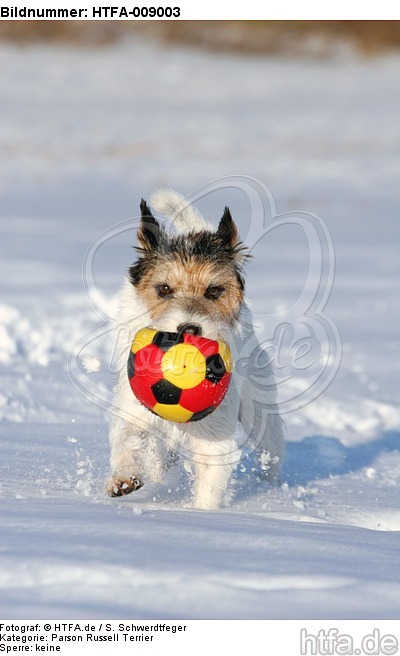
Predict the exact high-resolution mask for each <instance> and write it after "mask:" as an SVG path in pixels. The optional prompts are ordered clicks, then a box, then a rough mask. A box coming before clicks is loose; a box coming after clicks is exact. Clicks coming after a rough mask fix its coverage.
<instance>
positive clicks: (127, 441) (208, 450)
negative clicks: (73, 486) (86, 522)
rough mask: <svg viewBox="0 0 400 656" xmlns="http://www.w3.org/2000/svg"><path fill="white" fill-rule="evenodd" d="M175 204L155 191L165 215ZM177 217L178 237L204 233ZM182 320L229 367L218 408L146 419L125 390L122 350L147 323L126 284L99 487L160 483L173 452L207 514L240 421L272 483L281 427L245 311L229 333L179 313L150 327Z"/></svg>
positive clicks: (218, 499) (237, 452) (219, 491)
mask: <svg viewBox="0 0 400 656" xmlns="http://www.w3.org/2000/svg"><path fill="white" fill-rule="evenodd" d="M177 199H178V200H179V202H181V201H182V197H181V196H179V195H178V194H175V193H174V192H159V193H158V194H157V195H156V197H153V199H152V202H153V204H154V206H155V207H156V208H157V209H161V208H162V209H163V211H164V212H165V210H166V209H167V208H170V211H171V203H172V202H175V201H177ZM177 202H178V201H177ZM175 207H176V203H175ZM180 216H181V218H180V220H179V221H176V222H175V226H176V227H178V228H179V229H180V230H182V231H184V232H185V231H187V229H188V226H190V229H191V230H193V229H195V230H199V229H202V228H203V227H204V223H205V222H204V223H202V221H204V220H203V219H202V217H201V215H199V214H198V213H197V212H193V211H192V209H190V208H189V207H188V206H185V209H184V212H183V213H182V212H181V213H180ZM188 320H190V322H193V321H195V322H196V323H199V324H200V325H201V326H202V327H203V334H204V335H207V337H210V338H223V339H225V340H226V341H227V342H228V343H229V345H230V348H231V351H232V355H233V359H234V362H235V363H236V366H235V368H234V372H233V376H232V381H231V384H230V387H229V389H228V392H227V394H226V397H225V399H224V400H223V402H222V403H221V405H220V406H219V407H218V408H217V409H216V410H215V411H214V412H213V413H212V414H211V415H209V416H208V417H206V418H204V419H202V420H201V421H199V422H194V423H188V424H179V423H175V422H169V421H165V420H163V419H161V418H160V417H157V416H156V415H153V414H152V413H151V412H149V411H148V410H147V409H146V408H144V407H143V406H142V405H141V404H140V403H139V402H138V401H137V399H136V398H135V397H134V395H133V393H132V390H131V388H130V385H129V381H128V376H127V374H126V363H127V359H128V354H129V349H130V346H131V343H132V340H133V337H134V335H135V333H136V332H137V331H138V330H139V329H140V328H142V327H145V326H151V325H152V322H151V319H150V316H149V314H148V312H147V309H146V307H145V305H144V304H143V302H142V301H141V300H140V299H139V297H138V295H137V293H136V290H135V288H134V287H133V285H132V284H131V283H130V282H129V280H128V279H127V280H126V281H125V283H124V286H123V288H122V290H121V292H120V295H119V310H118V316H117V321H116V328H117V335H118V338H117V342H118V344H117V351H118V363H119V371H120V372H121V373H120V376H119V380H118V382H117V385H116V387H115V399H114V407H113V418H112V421H111V429H110V444H111V477H110V479H109V480H108V482H107V487H106V489H107V491H108V492H109V493H110V492H112V490H113V489H116V486H118V485H120V484H121V483H123V482H124V481H125V482H129V480H130V479H131V477H132V476H134V477H138V478H140V479H142V480H143V482H146V481H160V480H161V478H162V474H163V471H164V468H165V463H166V461H167V457H168V453H169V452H175V451H179V452H180V453H181V455H182V456H183V457H184V458H185V459H187V460H189V461H190V462H192V463H194V470H195V477H194V489H193V507H195V508H204V509H213V508H217V507H219V506H220V505H221V503H223V502H224V501H226V499H227V498H228V494H229V493H228V484H229V481H230V478H231V474H232V470H233V468H234V467H235V466H236V464H237V463H238V461H239V460H240V457H241V449H240V446H241V445H240V444H239V442H238V437H237V436H238V430H237V429H238V423H239V421H240V423H241V424H242V427H243V429H244V431H245V433H246V436H247V439H248V440H250V441H252V442H253V444H254V446H255V448H257V449H258V451H259V452H260V458H261V466H262V469H263V470H264V471H265V473H266V476H267V478H268V479H269V480H270V481H271V482H276V481H277V479H278V477H279V470H280V466H281V463H282V460H283V455H284V441H283V430H282V421H281V419H280V417H279V415H278V414H276V411H275V409H274V408H273V405H274V403H275V396H276V395H275V388H274V384H273V380H272V379H271V377H270V376H267V373H268V372H266V371H260V370H258V369H257V367H256V364H255V363H257V358H256V357H255V356H256V354H257V353H258V352H259V350H260V346H259V344H258V341H257V338H256V335H255V333H254V329H253V325H252V321H251V315H250V311H249V310H248V308H247V306H246V305H244V307H243V309H242V312H241V317H240V321H239V323H238V326H237V327H236V328H235V329H234V330H232V328H230V327H229V326H227V325H225V324H223V323H216V322H215V321H214V319H212V320H211V319H208V318H207V317H204V316H201V317H194V316H193V315H191V316H190V317H188V316H185V314H184V312H182V311H175V312H170V313H168V314H166V315H164V317H162V319H161V320H159V321H158V322H157V326H153V327H154V328H157V329H158V330H170V331H176V329H177V326H178V325H179V324H181V323H184V322H186V321H188ZM261 406H264V410H263V409H262V407H261ZM265 406H269V408H270V410H268V408H266V407H265ZM271 408H272V411H271Z"/></svg>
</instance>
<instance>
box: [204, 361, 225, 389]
mask: <svg viewBox="0 0 400 656" xmlns="http://www.w3.org/2000/svg"><path fill="white" fill-rule="evenodd" d="M225 373H226V368H225V364H224V361H223V359H222V357H221V356H220V354H219V353H217V354H216V355H209V356H208V358H206V378H207V380H209V381H211V382H212V383H215V384H217V383H219V381H220V380H221V378H222V377H223V376H224V374H225Z"/></svg>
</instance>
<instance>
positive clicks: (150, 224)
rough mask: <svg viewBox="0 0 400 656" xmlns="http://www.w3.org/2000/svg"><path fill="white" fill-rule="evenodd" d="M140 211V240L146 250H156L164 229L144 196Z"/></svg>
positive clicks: (138, 234)
mask: <svg viewBox="0 0 400 656" xmlns="http://www.w3.org/2000/svg"><path fill="white" fill-rule="evenodd" d="M140 213H141V215H142V219H141V222H140V226H139V230H138V233H137V239H138V242H139V244H140V246H141V248H142V249H143V250H144V251H156V250H158V248H159V245H160V241H161V236H162V232H163V230H162V228H161V227H160V224H159V223H158V221H157V219H155V218H154V216H153V215H152V213H151V210H150V208H149V206H148V205H147V203H146V201H145V200H144V198H142V200H141V201H140Z"/></svg>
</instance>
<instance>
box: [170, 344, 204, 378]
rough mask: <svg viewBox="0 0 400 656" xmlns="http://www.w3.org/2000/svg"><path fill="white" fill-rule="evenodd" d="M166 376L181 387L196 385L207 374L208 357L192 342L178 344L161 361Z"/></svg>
mask: <svg viewBox="0 0 400 656" xmlns="http://www.w3.org/2000/svg"><path fill="white" fill-rule="evenodd" d="M161 369H162V372H163V375H164V378H165V379H166V380H168V382H170V383H172V384H173V385H176V387H179V389H192V387H196V385H198V384H199V383H201V381H202V380H204V378H205V375H206V359H205V357H204V355H203V354H202V353H201V352H200V351H199V349H198V348H197V347H196V346H193V345H192V344H176V345H175V346H171V348H170V349H168V351H167V352H166V353H165V354H164V356H163V359H162V361H161Z"/></svg>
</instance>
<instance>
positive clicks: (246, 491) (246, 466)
mask: <svg viewBox="0 0 400 656" xmlns="http://www.w3.org/2000/svg"><path fill="white" fill-rule="evenodd" d="M399 450H400V432H395V431H388V432H385V433H383V434H382V435H381V436H380V437H379V438H377V439H374V440H372V441H371V442H367V443H365V442H364V443H363V444H358V445H355V446H352V447H348V446H345V445H343V444H342V443H341V442H340V441H339V440H338V439H337V438H335V437H324V436H321V435H315V436H312V437H306V438H304V439H303V440H302V441H300V442H288V443H287V445H286V457H285V463H284V465H283V468H282V472H281V481H282V482H283V483H287V484H288V485H289V487H295V486H297V485H307V484H309V483H312V481H316V480H321V479H324V478H329V477H330V476H338V475H339V476H340V475H344V474H348V473H350V472H356V471H359V470H361V469H363V468H365V467H370V466H373V464H374V462H375V461H376V459H377V458H378V457H379V456H380V455H381V454H383V453H389V452H392V451H399ZM236 481H237V494H236V498H240V499H245V498H249V497H251V496H254V493H255V492H256V489H257V488H258V491H259V489H260V486H262V487H264V486H265V487H266V488H268V487H269V486H268V484H266V483H265V482H263V476H262V472H261V471H260V465H259V463H258V459H257V456H256V454H255V453H251V454H248V456H247V457H246V458H245V460H243V461H242V463H240V464H239V466H238V468H237V472H236Z"/></svg>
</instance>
